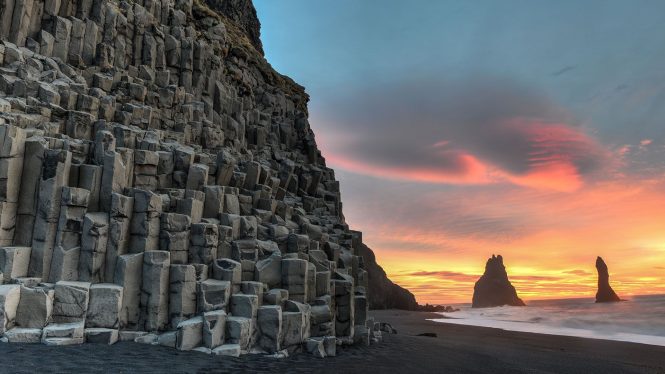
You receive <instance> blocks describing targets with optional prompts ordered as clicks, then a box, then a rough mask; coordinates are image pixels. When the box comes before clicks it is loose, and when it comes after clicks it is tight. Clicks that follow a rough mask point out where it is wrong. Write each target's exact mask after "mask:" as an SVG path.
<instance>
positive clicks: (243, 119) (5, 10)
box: [0, 0, 415, 357]
mask: <svg viewBox="0 0 665 374" xmlns="http://www.w3.org/2000/svg"><path fill="white" fill-rule="evenodd" d="M259 35H260V24H259V21H258V18H257V16H256V10H255V9H254V7H253V5H252V2H251V1H250V0H205V1H204V0H190V1H171V0H133V1H122V0H119V1H116V0H77V1H74V0H63V1H50V0H6V1H2V2H0V340H2V341H7V342H10V343H40V342H41V343H43V344H47V345H58V346H61V345H71V344H81V343H84V342H92V343H105V344H114V343H115V342H117V341H134V342H137V343H146V344H150V345H162V346H166V347H170V348H177V349H179V350H182V351H187V350H197V351H199V352H203V353H207V354H211V355H222V356H239V355H241V354H245V353H248V352H264V353H268V354H278V355H280V356H283V355H284V354H285V353H286V352H288V353H293V352H301V351H304V352H307V353H309V354H312V355H314V356H316V357H326V356H333V355H335V354H336V353H335V347H336V346H337V345H351V344H364V345H368V344H370V342H377V341H379V340H380V334H379V333H378V332H376V331H375V329H374V323H373V321H371V320H370V319H368V317H367V311H368V307H369V297H368V295H369V293H371V291H369V290H370V288H373V287H380V289H381V291H380V292H386V291H385V290H386V289H390V287H387V286H386V287H384V285H385V284H390V285H392V283H389V281H388V280H387V279H385V273H383V271H377V270H376V269H375V268H378V269H380V268H379V267H378V266H377V265H376V264H375V262H374V261H373V256H371V258H372V261H368V264H369V265H370V267H372V269H365V262H364V261H363V256H364V255H366V253H365V252H366V251H369V249H367V248H366V247H365V246H363V245H362V236H361V233H360V232H357V231H352V230H350V228H349V226H348V224H347V223H346V222H345V219H344V214H343V212H342V202H341V195H340V189H339V182H338V181H337V180H336V178H335V173H334V170H332V169H330V168H329V167H327V165H326V161H325V158H324V157H323V156H322V155H321V152H320V151H319V149H318V147H317V144H316V141H315V137H314V133H313V131H312V129H311V127H310V125H309V122H308V112H307V102H308V100H309V97H308V96H307V94H306V93H305V89H304V88H303V87H302V86H300V85H298V84H297V83H295V82H293V81H292V80H291V79H290V78H288V77H285V76H282V75H281V74H279V73H278V72H276V71H274V70H273V69H272V67H271V66H270V64H269V63H268V62H267V61H266V60H265V58H264V56H263V53H262V48H261V42H260V39H259ZM360 251H363V253H364V255H360V254H359V252H360ZM370 271H371V272H372V274H373V275H372V276H374V277H378V278H377V279H375V280H374V284H377V285H378V286H371V287H370V285H369V276H370V275H369V273H370ZM391 287H392V286H391ZM388 297H389V298H390V299H391V300H398V299H399V297H396V296H393V295H392V294H390V296H388ZM411 298H413V296H411ZM412 301H413V302H414V303H415V301H414V300H412ZM396 304H398V305H402V304H400V303H396Z"/></svg>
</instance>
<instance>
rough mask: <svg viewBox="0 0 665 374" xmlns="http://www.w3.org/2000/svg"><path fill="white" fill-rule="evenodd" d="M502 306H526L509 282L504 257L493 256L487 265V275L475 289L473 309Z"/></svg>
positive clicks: (477, 283)
mask: <svg viewBox="0 0 665 374" xmlns="http://www.w3.org/2000/svg"><path fill="white" fill-rule="evenodd" d="M502 305H511V306H524V305H525V304H524V302H523V301H522V299H520V298H519V297H517V291H515V287H513V285H512V284H510V281H509V280H508V274H507V273H506V267H505V266H504V265H503V257H501V255H498V256H494V255H492V257H491V258H490V259H488V260H487V264H486V265H485V273H484V274H483V275H482V276H481V277H480V279H478V281H477V282H476V285H475V287H474V288H473V303H472V307H473V308H488V307H494V306H502Z"/></svg>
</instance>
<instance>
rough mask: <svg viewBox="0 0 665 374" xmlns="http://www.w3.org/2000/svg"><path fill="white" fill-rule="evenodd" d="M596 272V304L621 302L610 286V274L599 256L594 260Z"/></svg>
mask: <svg viewBox="0 0 665 374" xmlns="http://www.w3.org/2000/svg"><path fill="white" fill-rule="evenodd" d="M596 270H597V271H598V291H597V292H596V302H597V303H612V302H617V301H621V299H620V298H619V295H617V294H616V292H614V290H613V289H612V286H610V274H609V272H608V270H607V265H606V264H605V261H603V259H602V258H601V257H600V256H599V257H598V258H596Z"/></svg>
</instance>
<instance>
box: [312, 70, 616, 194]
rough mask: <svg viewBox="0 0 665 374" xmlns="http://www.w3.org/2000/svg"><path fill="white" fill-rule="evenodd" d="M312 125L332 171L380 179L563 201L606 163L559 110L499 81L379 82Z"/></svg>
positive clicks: (337, 103)
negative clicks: (537, 194) (539, 194)
mask: <svg viewBox="0 0 665 374" xmlns="http://www.w3.org/2000/svg"><path fill="white" fill-rule="evenodd" d="M317 116H320V118H315V119H314V121H313V122H317V121H320V122H322V123H323V126H321V131H319V132H321V133H322V134H323V136H322V139H323V143H325V144H324V148H325V152H324V154H325V155H326V158H327V160H328V161H329V163H330V164H331V165H332V166H335V167H338V168H343V169H345V170H349V171H353V172H356V173H361V174H366V175H373V176H377V177H382V178H387V179H402V180H413V181H420V182H430V183H459V184H488V183H497V182H509V183H512V184H517V185H522V186H529V187H535V188H549V189H555V190H563V191H570V190H575V189H577V188H579V187H580V186H581V185H582V184H583V183H584V178H585V177H587V176H588V175H590V174H593V173H594V172H596V171H598V170H599V169H601V168H603V166H604V165H606V163H607V156H608V152H607V151H606V150H605V149H604V147H602V146H601V145H600V144H599V143H598V142H596V141H595V140H594V139H593V138H592V137H591V136H589V135H588V134H586V133H585V132H584V131H583V129H581V128H580V127H579V126H578V125H577V124H576V123H575V120H574V119H573V118H572V117H571V116H570V115H569V114H568V113H567V112H566V111H565V110H562V109H561V108H560V107H559V106H557V105H556V104H554V103H552V102H551V101H550V100H548V99H547V98H546V97H544V96H542V95H540V94H538V93H537V92H534V91H533V90H531V89H529V88H527V87H524V86H521V85H520V84H518V83H516V82H514V81H511V80H509V79H499V78H495V77H487V76H472V77H466V78H462V79H454V80H445V79H439V78H429V79H424V80H412V81H408V82H387V83H384V84H383V85H375V86H372V87H371V88H365V89H357V90H355V91H349V92H345V94H344V96H343V97H337V98H336V99H333V100H331V104H330V105H328V106H327V107H326V108H322V109H321V110H319V111H317ZM339 133H344V134H346V135H345V136H339V135H337V134H339Z"/></svg>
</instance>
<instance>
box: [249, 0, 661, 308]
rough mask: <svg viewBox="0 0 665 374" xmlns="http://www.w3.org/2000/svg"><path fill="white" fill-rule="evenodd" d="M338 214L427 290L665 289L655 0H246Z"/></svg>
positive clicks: (588, 292) (433, 295)
mask: <svg viewBox="0 0 665 374" xmlns="http://www.w3.org/2000/svg"><path fill="white" fill-rule="evenodd" d="M254 4H255V6H256V8H257V11H258V15H259V18H260V20H261V23H262V41H263V44H264V48H265V52H266V57H267V59H268V61H269V62H270V63H271V64H272V65H273V67H274V68H275V69H277V70H278V71H279V72H281V73H283V74H286V75H288V76H290V77H292V78H293V79H295V80H296V81H297V82H298V83H300V84H302V85H304V86H305V87H306V88H307V92H308V93H309V95H310V97H311V100H310V105H309V109H310V123H311V126H312V128H313V129H314V132H315V134H316V140H317V144H318V146H319V148H320V149H321V150H322V152H323V155H324V157H325V158H326V162H327V165H328V166H329V167H332V168H334V169H335V170H336V176H337V178H338V179H339V180H340V182H341V191H342V200H343V202H344V214H345V216H346V219H347V222H348V223H349V224H350V226H351V227H352V228H353V229H355V230H361V231H363V238H364V241H365V243H366V244H367V245H368V246H370V247H371V248H372V249H373V250H374V252H375V253H376V257H377V260H378V262H379V264H380V265H382V266H383V268H384V269H385V270H386V272H387V274H388V276H389V277H390V278H391V279H392V280H393V281H395V282H396V283H398V284H400V285H402V286H404V287H407V288H408V289H409V290H411V291H412V292H413V293H414V294H415V295H416V298H417V299H418V301H419V302H420V303H426V302H429V303H454V302H469V301H470V300H471V296H472V293H473V285H474V283H475V281H476V280H477V278H478V277H479V276H480V275H481V274H482V272H483V269H484V266H485V262H486V260H487V258H488V257H490V256H491V255H492V254H501V255H503V257H504V262H505V264H506V268H507V271H508V274H509V277H510V279H511V281H512V283H513V285H514V286H515V287H516V288H517V291H518V294H519V295H520V296H521V297H522V298H523V299H525V300H526V301H527V302H528V300H534V299H547V298H568V297H593V296H594V295H595V290H596V270H595V267H594V265H595V259H596V256H602V257H603V258H604V259H605V262H606V263H607V264H608V266H609V269H610V276H611V277H610V281H611V282H612V284H613V286H614V288H615V290H616V291H617V292H618V293H619V294H620V295H621V296H624V297H629V296H630V295H637V294H654V293H665V178H664V177H665V163H664V162H663V161H665V63H663V61H665V33H664V32H662V25H663V24H665V2H663V1H644V0H635V1H608V0H586V1H583V2H580V1H577V0H575V1H556V2H552V1H545V0H524V1H520V0H506V1H494V0H492V1H490V0H478V1H473V2H470V1H464V0H460V1H448V0H431V1H426V0H410V1H402V0H363V1H361V0H279V1H275V0H254Z"/></svg>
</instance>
